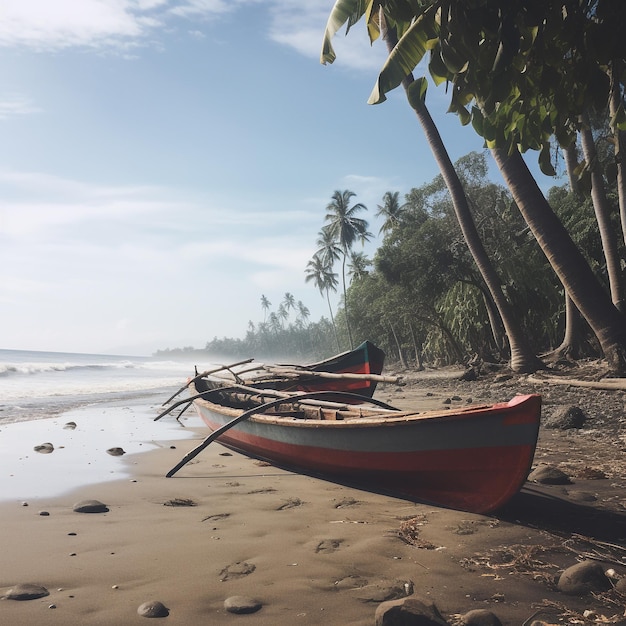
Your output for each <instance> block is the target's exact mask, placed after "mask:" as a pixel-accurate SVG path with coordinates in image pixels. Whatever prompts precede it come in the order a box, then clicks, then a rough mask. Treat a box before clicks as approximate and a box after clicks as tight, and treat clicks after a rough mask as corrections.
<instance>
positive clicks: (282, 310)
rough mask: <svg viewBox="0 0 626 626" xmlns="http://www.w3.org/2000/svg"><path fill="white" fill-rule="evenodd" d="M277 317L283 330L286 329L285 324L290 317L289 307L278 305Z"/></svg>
mask: <svg viewBox="0 0 626 626" xmlns="http://www.w3.org/2000/svg"><path fill="white" fill-rule="evenodd" d="M276 315H278V318H279V319H280V320H281V326H282V328H284V327H285V322H286V321H287V318H288V317H289V311H287V307H286V306H285V305H284V304H283V303H282V302H281V303H280V304H279V305H278V311H276Z"/></svg>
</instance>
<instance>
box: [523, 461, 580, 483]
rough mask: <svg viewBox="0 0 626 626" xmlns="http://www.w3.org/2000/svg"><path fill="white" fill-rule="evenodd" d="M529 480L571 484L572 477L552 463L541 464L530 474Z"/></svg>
mask: <svg viewBox="0 0 626 626" xmlns="http://www.w3.org/2000/svg"><path fill="white" fill-rule="evenodd" d="M528 480H530V481H531V482H534V483H541V484H542V485H571V484H572V481H571V479H570V477H569V476H568V475H567V474H566V473H565V472H562V471H561V470H560V469H558V468H557V467H554V466H552V465H547V464H546V465H540V466H539V467H537V468H536V469H535V470H533V471H532V472H531V473H530V474H529V475H528Z"/></svg>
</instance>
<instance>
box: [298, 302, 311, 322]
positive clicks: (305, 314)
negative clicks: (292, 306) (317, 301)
mask: <svg viewBox="0 0 626 626" xmlns="http://www.w3.org/2000/svg"><path fill="white" fill-rule="evenodd" d="M297 307H298V317H299V318H300V319H301V320H302V323H303V324H305V325H306V323H307V321H308V319H309V317H311V311H309V308H308V307H307V306H305V304H304V302H302V300H298V304H297Z"/></svg>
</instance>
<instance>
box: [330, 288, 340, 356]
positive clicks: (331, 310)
mask: <svg viewBox="0 0 626 626" xmlns="http://www.w3.org/2000/svg"><path fill="white" fill-rule="evenodd" d="M326 301H327V302H328V310H329V311H330V321H331V323H332V325H333V332H334V333H335V341H336V342H337V352H341V345H340V343H339V335H338V334H337V326H335V318H334V316H333V307H332V306H330V295H329V293H328V289H327V290H326Z"/></svg>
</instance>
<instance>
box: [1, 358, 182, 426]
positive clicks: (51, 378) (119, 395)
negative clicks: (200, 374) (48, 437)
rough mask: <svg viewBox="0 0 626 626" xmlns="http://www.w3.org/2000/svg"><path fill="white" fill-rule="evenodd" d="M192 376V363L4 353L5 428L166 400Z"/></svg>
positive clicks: (2, 391) (2, 389)
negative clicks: (96, 407) (99, 407)
mask: <svg viewBox="0 0 626 626" xmlns="http://www.w3.org/2000/svg"><path fill="white" fill-rule="evenodd" d="M193 371H194V370H193V364H192V363H191V362H189V361H174V360H165V359H159V358H154V357H135V356H110V355H100V354H75V353H64V352H33V351H24V350H0V424H3V423H4V424H6V423H7V422H18V421H24V420H34V419H41V418H45V417H51V416H54V415H58V414H60V413H64V412H66V411H68V410H70V409H72V408H76V407H79V406H84V405H90V404H96V403H99V402H110V401H115V400H123V399H132V398H137V397H141V396H147V395H154V394H155V393H159V392H161V391H162V392H163V394H167V392H168V391H171V389H172V388H173V387H176V386H178V387H180V386H182V385H184V384H185V381H186V379H187V378H188V377H189V376H191V375H193ZM166 399H167V397H165V398H164V400H166Z"/></svg>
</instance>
